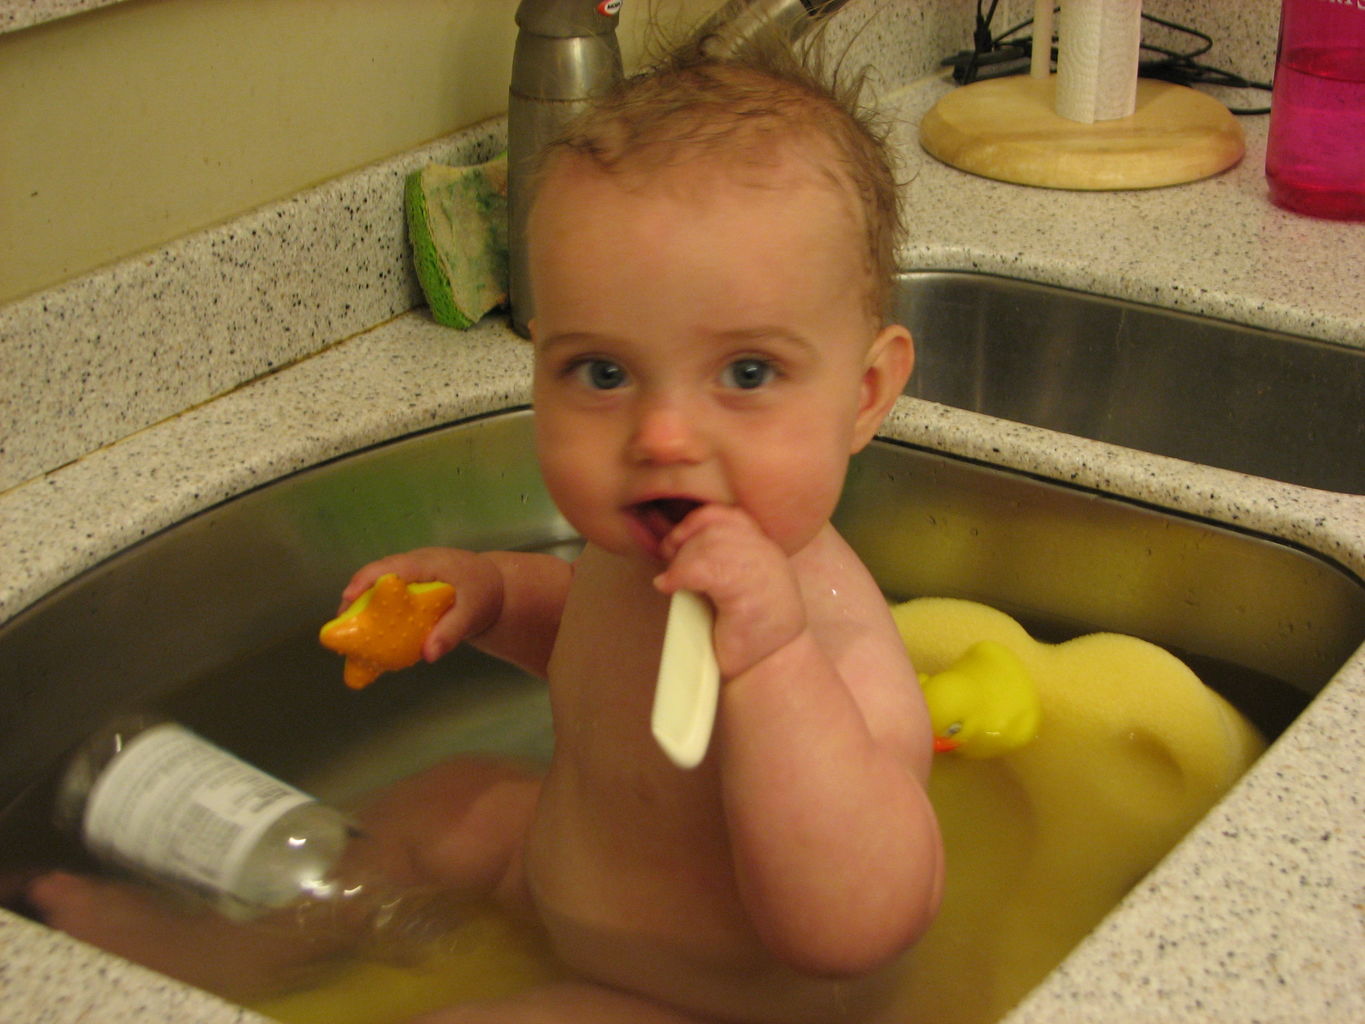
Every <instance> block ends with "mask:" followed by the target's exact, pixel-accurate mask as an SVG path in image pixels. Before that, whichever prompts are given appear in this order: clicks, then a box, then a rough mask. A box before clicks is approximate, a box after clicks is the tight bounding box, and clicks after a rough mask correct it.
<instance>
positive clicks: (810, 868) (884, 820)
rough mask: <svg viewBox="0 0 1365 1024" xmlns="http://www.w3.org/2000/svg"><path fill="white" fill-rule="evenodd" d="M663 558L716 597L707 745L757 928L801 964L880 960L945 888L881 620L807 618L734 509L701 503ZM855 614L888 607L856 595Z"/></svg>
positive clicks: (915, 732) (866, 964)
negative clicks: (839, 623)
mask: <svg viewBox="0 0 1365 1024" xmlns="http://www.w3.org/2000/svg"><path fill="white" fill-rule="evenodd" d="M664 554H665V555H666V556H668V557H671V558H672V562H671V564H670V565H669V568H668V569H667V570H666V571H665V572H664V573H663V574H661V575H660V577H659V585H660V587H661V589H664V590H670V591H671V590H674V589H678V588H681V587H687V588H690V589H694V590H698V591H701V592H704V593H705V594H707V595H708V597H710V599H711V601H712V603H713V604H714V605H715V606H716V627H715V645H716V657H717V661H718V662H719V664H720V668H721V675H722V678H723V679H724V687H723V690H722V696H721V709H720V716H719V719H718V731H717V736H716V744H717V752H716V753H717V756H718V758H719V765H720V772H721V780H722V782H721V784H722V791H723V796H724V800H725V809H726V816H727V823H728V825H729V829H730V837H731V843H732V847H733V851H734V852H733V855H734V860H735V871H736V877H737V881H738V884H739V887H740V892H741V895H742V898H743V900H744V903H745V908H746V910H747V911H748V914H749V917H750V919H751V921H752V923H753V924H754V926H755V927H756V928H757V930H758V931H759V933H760V935H762V936H763V938H764V940H765V942H766V943H767V944H768V946H769V948H771V949H772V950H773V951H774V953H776V954H777V955H779V956H780V957H782V958H783V959H784V960H786V961H787V962H789V963H791V964H792V965H793V966H795V967H798V968H801V969H805V970H808V971H811V972H814V973H821V974H858V973H863V972H866V971H868V970H871V969H873V968H875V967H877V966H879V965H880V964H882V963H884V962H886V961H887V960H889V959H890V958H891V957H893V956H895V955H896V954H897V953H899V952H900V951H901V950H903V949H904V948H905V947H907V946H908V945H910V944H911V943H912V942H914V941H915V940H916V939H917V938H918V937H919V936H920V935H921V934H922V933H923V931H924V929H925V928H926V927H927V926H928V924H929V922H930V921H931V920H932V918H933V915H934V913H935V911H936V909H937V904H938V899H939V894H940V890H941V885H942V848H941V845H940V841H939V834H938V827H937V823H936V821H935V818H934V814H933V810H932V808H931V806H930V804H929V800H928V797H927V795H926V793H925V789H924V782H925V776H926V774H927V771H926V765H927V752H928V750H929V747H930V742H931V740H930V734H929V730H928V724H927V716H926V714H925V712H924V709H923V702H922V698H921V696H920V691H919V688H918V686H917V685H916V684H915V680H914V678H913V675H912V673H911V670H910V667H909V662H908V659H905V657H904V649H903V648H901V647H899V646H898V644H899V641H898V640H895V639H894V632H892V633H891V637H892V639H893V641H894V643H893V644H890V645H889V644H887V643H886V634H887V632H888V631H890V630H891V626H890V623H889V619H888V623H887V625H886V627H885V629H882V628H880V624H874V625H872V626H871V627H870V628H866V629H865V628H863V627H862V626H861V625H858V624H855V625H854V626H853V627H852V628H851V629H847V630H845V629H842V628H840V627H835V628H834V629H833V630H831V629H830V628H828V627H822V626H820V625H819V624H818V623H815V622H812V621H811V616H810V615H809V614H808V612H809V611H810V609H809V608H808V606H807V601H806V600H805V597H804V596H803V592H802V589H801V585H800V583H799V581H798V579H797V575H796V572H795V570H794V568H793V565H792V560H791V559H789V558H788V557H787V556H786V555H785V554H784V553H783V552H782V551H781V549H780V548H778V547H777V545H776V544H774V543H773V542H772V541H771V540H769V539H768V538H767V537H765V536H764V535H763V534H762V533H761V531H760V530H759V528H758V526H757V525H756V524H755V523H754V522H753V521H752V519H750V518H749V517H748V516H747V515H745V514H744V513H743V512H741V511H739V510H736V509H733V508H725V507H721V506H708V507H706V508H703V509H700V510H698V511H697V512H694V513H693V514H692V515H691V516H689V517H688V518H687V519H686V520H684V522H683V523H682V524H680V525H679V526H678V527H677V528H676V529H675V530H674V532H673V533H672V534H670V536H669V538H668V539H667V541H666V543H665V545H664ZM850 557H851V556H850ZM869 586H870V584H869ZM848 610H850V611H852V612H854V613H855V614H860V615H861V614H865V613H868V612H869V611H870V612H871V613H872V614H876V613H878V612H881V613H885V607H884V606H883V605H881V604H880V603H879V602H878V603H876V604H874V605H873V606H872V607H870V608H867V607H859V605H858V603H857V602H856V598H855V599H854V603H853V604H851V605H850V606H849V609H848ZM836 636H837V637H838V638H839V639H837V640H835V642H834V644H833V646H835V647H837V648H838V649H836V650H827V649H826V646H827V645H828V644H827V641H828V640H829V639H830V638H831V637H836Z"/></svg>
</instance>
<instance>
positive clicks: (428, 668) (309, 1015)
mask: <svg viewBox="0 0 1365 1024" xmlns="http://www.w3.org/2000/svg"><path fill="white" fill-rule="evenodd" d="M1023 624H1024V625H1025V626H1026V628H1028V629H1029V631H1030V633H1031V634H1032V635H1033V636H1035V637H1036V638H1038V639H1040V640H1044V641H1046V642H1050V643H1058V642H1061V641H1063V640H1066V639H1068V638H1069V637H1070V636H1072V635H1075V631H1074V630H1068V629H1067V627H1065V626H1064V625H1061V624H1058V623H1054V622H1046V621H1042V620H1038V619H1036V618H1035V619H1032V620H1029V619H1025V620H1024V623H1023ZM1185 658H1186V660H1187V663H1189V664H1191V665H1192V667H1193V668H1194V669H1195V670H1196V673H1197V674H1199V675H1200V676H1201V678H1203V679H1204V680H1205V681H1206V682H1207V683H1208V684H1209V685H1210V686H1211V687H1213V688H1214V689H1215V690H1217V691H1219V692H1220V693H1221V694H1222V695H1223V696H1225V697H1226V698H1228V699H1229V700H1230V701H1231V702H1233V703H1234V704H1236V705H1238V706H1240V707H1242V708H1244V709H1246V710H1247V712H1248V714H1249V715H1250V717H1252V718H1253V719H1254V722H1255V724H1256V725H1257V726H1258V727H1259V728H1260V729H1261V730H1262V731H1263V732H1264V733H1266V734H1267V735H1269V736H1273V735H1275V734H1276V733H1278V732H1279V731H1280V730H1281V729H1282V728H1283V727H1284V726H1285V725H1286V724H1288V722H1289V721H1291V720H1292V719H1293V718H1294V717H1295V716H1296V715H1297V714H1298V713H1299V711H1301V710H1302V708H1303V706H1304V705H1305V704H1306V703H1307V700H1308V696H1307V695H1306V694H1304V693H1303V692H1302V691H1300V690H1298V689H1296V688H1295V687H1292V686H1290V685H1288V684H1286V683H1283V682H1280V681H1278V680H1275V679H1272V678H1270V677H1267V676H1265V675H1263V674H1261V673H1258V672H1252V671H1249V670H1247V669H1244V668H1242V667H1240V666H1237V665H1232V664H1228V663H1226V662H1220V661H1218V660H1216V659H1209V658H1195V657H1191V656H1188V655H1186V656H1185ZM263 707H271V708H274V709H276V713H273V714H270V715H261V714H260V709H261V708H263ZM159 708H160V709H161V710H164V711H165V712H166V713H167V714H169V715H171V716H173V717H174V718H176V719H177V720H180V721H183V722H184V723H185V724H187V725H188V726H190V727H191V728H193V729H195V730H196V731H197V732H199V733H201V734H203V735H205V736H206V737H208V738H210V739H212V740H213V741H214V742H216V743H219V744H221V745H222V746H224V747H226V748H228V749H230V750H233V751H234V752H236V753H238V754H240V755H241V756H242V757H244V758H246V759H247V760H249V761H251V762H253V763H255V764H258V765H260V766H261V767H262V768H263V769H265V770H267V771H269V772H271V773H272V774H275V775H278V776H280V777H282V778H284V779H286V780H287V781H289V782H291V783H293V784H295V785H298V786H300V787H301V788H303V789H304V790H305V791H308V792H311V793H314V794H315V795H317V796H319V797H320V798H322V799H324V800H327V801H330V802H332V803H336V804H340V805H345V804H346V803H349V802H353V801H355V800H356V799H358V798H359V797H361V796H362V795H363V794H364V793H365V792H367V791H369V790H372V789H374V788H376V787H379V786H383V785H385V784H387V783H389V782H392V781H394V780H395V779H398V778H401V777H404V776H406V775H410V774H412V773H414V772H417V771H420V770H421V769H422V768H424V767H426V766H428V765H430V764H432V763H434V762H436V761H439V760H441V759H443V758H446V757H450V756H454V755H458V754H464V753H473V752H486V753H496V754H503V755H508V756H515V757H523V758H530V759H533V760H539V761H542V762H543V761H545V760H548V757H549V754H550V752H551V749H552V743H553V739H552V733H551V726H550V715H549V705H548V700H547V697H546V693H545V688H544V685H543V684H542V683H541V682H540V681H539V680H536V679H533V678H531V677H529V676H526V675H525V674H523V673H521V672H519V671H517V670H515V669H512V668H510V667H508V666H506V665H504V664H503V663H501V662H498V661H496V660H494V659H491V658H487V657H485V656H483V655H481V654H479V653H477V652H473V651H463V650H462V651H459V652H457V653H456V654H454V655H452V656H450V657H449V658H447V659H445V660H444V661H443V662H441V663H440V664H437V665H418V666H416V667H414V668H412V669H409V670H406V671H404V672H401V673H394V674H391V675H388V676H385V677H384V679H382V680H381V681H380V682H378V683H376V684H375V686H374V687H372V688H370V689H369V690H365V691H361V692H359V693H356V692H353V691H350V690H347V689H346V688H345V687H343V686H342V685H341V684H340V662H339V659H337V658H336V656H335V655H333V654H331V653H330V652H327V651H324V650H322V649H321V648H320V647H318V646H317V645H316V643H315V642H314V637H313V635H312V634H311V633H309V634H308V635H299V636H297V637H291V638H289V639H287V640H286V641H285V642H283V643H280V644H278V645H277V646H272V647H270V648H268V649H263V650H260V651H256V652H253V653H251V654H249V655H248V656H246V657H244V658H242V659H241V660H239V661H237V662H234V663H232V664H230V665H227V666H225V667H223V668H222V669H221V670H217V671H214V672H213V673H212V674H210V675H207V676H205V677H204V678H202V679H200V680H198V681H197V682H196V683H195V684H193V685H191V686H189V687H187V688H185V689H183V690H181V691H179V692H177V693H175V694H173V695H171V696H170V697H168V698H166V699H164V700H162V701H161V702H159ZM301 740H303V742H301ZM45 800H47V795H46V790H44V789H43V787H38V788H37V789H36V790H34V791H31V792H30V794H28V798H27V799H26V800H25V799H21V800H20V801H18V802H16V804H15V805H14V806H12V807H10V808H9V809H8V810H7V812H6V813H5V814H4V815H3V816H0V849H3V850H5V851H6V860H8V861H10V864H9V865H8V867H10V868H13V867H16V866H18V867H20V868H21V869H22V870H32V869H33V868H35V867H36V866H48V867H50V866H53V865H54V864H60V865H66V866H71V867H74V868H76V869H78V870H80V869H89V868H90V867H91V865H89V864H88V863H87V862H86V861H85V860H84V859H83V857H82V855H81V854H80V851H79V850H78V849H75V848H73V847H71V846H66V845H64V842H65V841H64V840H63V839H62V838H61V837H60V836H58V835H56V834H55V831H54V830H53V829H51V828H50V826H49V825H48V824H47V820H46V819H47V814H48V811H47V808H48V807H49V806H50V804H49V803H46V802H45ZM1007 819H1008V816H1006V820H1007ZM1001 835H1002V837H1004V838H1005V839H1009V841H1010V842H1012V841H1013V840H1012V839H1010V837H1008V836H1007V835H1006V833H1004V832H1002V833H1001ZM16 859H17V860H19V861H22V862H23V863H22V864H20V865H16V864H15V863H14V861H15V860H16ZM961 866H962V865H961V864H959V867H960V868H961ZM981 867H982V869H983V870H990V868H989V866H988V865H986V864H985V863H984V862H982V863H981ZM1100 867H1101V869H1102V866H1100ZM1129 881H1131V882H1136V881H1137V878H1132V879H1131V880H1129ZM1086 886H1087V880H1086V878H1085V877H1081V876H1078V877H1076V878H1075V879H1074V882H1073V884H1072V885H1071V887H1070V892H1069V895H1068V901H1070V902H1075V901H1080V902H1081V903H1082V904H1084V903H1085V902H1086V900H1087V895H1086ZM1119 895H1121V893H1120V894H1119ZM1106 898H1107V897H1106ZM1114 898H1115V899H1116V898H1117V897H1114ZM1109 905H1111V904H1110V903H1106V905H1105V906H1104V907H1102V908H1100V909H1099V910H1097V911H1096V913H1095V916H1094V919H1093V920H1089V919H1087V920H1086V921H1084V922H1081V926H1080V928H1079V931H1080V932H1081V933H1082V934H1083V933H1084V931H1086V930H1088V929H1089V927H1090V926H1092V925H1093V924H1094V923H1097V922H1098V919H1099V916H1100V915H1102V913H1103V912H1105V911H1107V910H1108V908H1109ZM944 920H945V921H947V922H949V924H950V925H951V921H952V917H951V916H945V918H944ZM1038 927H1039V929H1040V930H1042V931H1046V930H1047V929H1048V927H1049V925H1048V923H1047V922H1046V921H1039V922H1038ZM1077 937H1079V935H1078V936H1077ZM948 938H949V939H951V937H948ZM940 941H942V940H940ZM1067 948H1069V946H1068V947H1067ZM1024 952H1025V951H1021V950H1014V951H1003V952H1002V953H1001V954H1000V955H1001V957H1002V958H1008V957H1010V956H1014V957H1015V958H1016V959H1017V960H1019V961H1020V962H1021V963H1022V962H1023V960H1024V956H1023V954H1024ZM1062 955H1064V951H1061V952H1057V953H1056V954H1055V955H1054V954H1053V953H1052V952H1050V951H1049V952H1048V953H1047V956H1046V957H1045V959H1044V961H1043V962H1033V961H1031V962H1029V963H1028V964H1027V965H1026V969H1022V968H1020V967H1019V966H1018V964H1015V965H1011V964H1010V963H998V964H996V965H993V966H992V967H991V968H990V970H991V971H994V972H998V973H999V975H1000V977H1002V978H1005V979H1007V980H1006V981H1005V982H1003V983H1001V984H1000V985H994V986H992V985H990V984H987V983H986V979H984V978H983V980H982V985H981V986H980V989H981V991H986V990H989V991H991V993H992V999H991V1000H985V999H984V998H977V999H976V1000H975V1001H974V1000H973V999H963V998H961V997H960V995H959V997H957V998H955V999H953V1000H951V1001H950V1002H951V1005H952V1007H953V1008H952V1010H951V1012H950V1013H949V1016H948V1019H951V1020H957V1021H960V1022H962V1024H986V1022H988V1021H991V1020H994V1019H996V1017H998V1015H999V1009H998V1008H999V1006H1000V1005H1001V1004H1002V1003H1003V1004H1004V1005H1008V1004H1009V1003H1010V1002H1012V1001H1013V1000H1014V999H1016V998H1018V997H1022V996H1023V995H1024V994H1025V993H1026V991H1027V990H1028V989H1029V988H1031V987H1032V985H1033V984H1034V983H1036V981H1038V980H1040V979H1041V976H1042V974H1045V973H1046V972H1047V971H1048V970H1050V969H1051V967H1053V966H1055V964H1056V962H1058V961H1059V960H1060V959H1061V956H1062ZM1040 972H1041V973H1040ZM554 976H555V967H554V965H553V964H552V963H551V962H550V960H549V959H548V956H547V954H546V952H545V950H544V948H543V947H542V946H540V945H539V943H538V941H537V939H536V937H535V936H531V935H528V934H527V933H526V932H525V931H524V930H523V929H521V928H519V926H517V925H515V924H513V923H512V922H510V921H508V920H506V919H504V918H501V917H500V916H499V915H497V914H496V913H495V912H493V911H490V910H489V909H488V908H482V907H479V908H471V909H470V914H469V919H468V922H467V926H466V927H464V928H463V929H462V930H461V932H460V934H459V935H458V936H457V937H456V940H455V941H454V943H452V944H450V945H448V946H445V947H443V949H442V950H441V951H440V952H438V953H434V954H433V956H432V958H431V959H430V960H429V961H426V962H423V963H418V964H413V965H410V966H406V967H402V966H394V965H391V964H375V963H368V962H355V963H350V964H346V965H344V966H342V967H340V968H338V969H336V970H335V971H334V972H332V973H330V974H329V975H328V976H327V977H326V978H325V980H324V982H323V983H322V984H320V985H318V986H317V987H316V988H313V989H311V990H308V991H301V992H297V993H291V994H287V995H285V996H282V997H279V998H275V999H270V1000H267V1001H264V1002H261V1003H259V1004H258V1005H257V1008H258V1009H260V1010H261V1011H262V1012H265V1013H266V1014H267V1015H270V1016H273V1017H275V1018H276V1019H279V1020H282V1021H286V1022H288V1024H388V1022H396V1021H398V1020H402V1019H405V1018H406V1017H409V1016H412V1015H415V1014H418V1013H420V1012H423V1011H425V1010H427V1009H431V1008H434V1007H436V1006H440V1005H449V1004H450V1003H452V1002H457V1001H462V1000H469V999H477V998H489V997H496V996H499V995H504V994H510V993H511V992H513V991H516V990H517V989H519V988H522V987H525V986H529V985H533V984H536V983H538V982H542V981H544V980H546V979H549V978H552V977H554ZM1011 986H1013V987H1011ZM1016 988H1017V989H1019V990H1018V991H1016V990H1015V989H1016ZM943 1013H944V1011H942V1010H941V1009H940V1010H938V1011H936V1020H937V1021H938V1022H939V1024H942V1020H943V1019H944V1018H943ZM954 1014H956V1016H954Z"/></svg>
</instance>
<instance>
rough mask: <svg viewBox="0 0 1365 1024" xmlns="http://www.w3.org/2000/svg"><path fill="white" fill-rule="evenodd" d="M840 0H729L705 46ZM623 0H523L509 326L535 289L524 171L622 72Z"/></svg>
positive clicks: (738, 42)
mask: <svg viewBox="0 0 1365 1024" xmlns="http://www.w3.org/2000/svg"><path fill="white" fill-rule="evenodd" d="M845 2H846V0H730V2H729V3H727V4H726V5H725V6H724V7H722V8H720V10H719V11H717V12H716V13H715V14H714V15H712V16H711V18H710V20H709V23H708V25H709V29H708V32H707V33H706V34H704V35H703V41H702V44H701V45H702V48H703V50H704V51H705V52H706V53H707V54H709V55H711V56H716V57H725V56H727V55H729V54H733V53H735V52H737V51H738V50H739V49H740V48H741V47H743V45H744V44H745V42H746V41H747V40H749V39H752V38H753V37H754V36H755V35H756V34H757V33H759V32H771V31H773V29H774V28H776V29H777V30H778V31H781V32H785V33H787V34H788V35H789V36H790V37H791V38H793V39H794V38H796V37H797V36H799V35H801V33H802V32H804V31H805V30H806V28H807V27H808V26H809V25H811V24H813V23H814V22H815V21H817V20H819V19H820V18H822V17H824V16H825V15H828V14H832V13H833V12H834V11H836V10H838V9H839V8H840V7H842V6H843V5H844V3H845ZM620 9H621V0H521V4H520V5H519V6H518V7H517V15H516V18H517V28H518V30H519V31H518V32H517V43H516V49H515V51H514V53H513V57H512V85H511V88H510V90H509V95H508V105H507V150H508V153H507V159H508V184H507V204H508V221H509V222H508V230H507V246H508V259H507V264H508V276H509V282H508V292H509V295H510V298H511V304H512V326H513V327H514V328H515V329H516V330H517V332H518V333H520V334H523V335H525V334H528V333H529V324H530V322H531V317H532V316H533V314H534V309H535V305H534V296H532V294H531V281H530V274H529V272H528V267H527V261H526V214H527V209H528V205H529V202H528V201H529V198H530V196H529V194H528V185H529V176H530V174H531V171H532V170H533V168H534V167H535V163H536V158H537V156H538V155H539V153H540V150H541V149H542V148H543V147H544V146H545V145H546V144H547V143H549V142H550V141H552V140H553V139H554V138H555V137H556V136H557V135H558V134H559V132H560V131H561V130H562V129H563V127H564V126H565V125H566V124H567V123H568V122H569V120H570V119H572V118H573V117H574V116H575V115H577V114H579V113H581V112H582V111H583V110H584V109H585V108H586V107H587V105H588V103H589V102H590V101H591V100H592V98H593V97H594V96H598V95H600V94H601V93H604V92H606V91H607V90H608V89H610V88H611V87H612V86H613V85H614V84H615V83H616V82H618V81H620V79H621V74H622V72H621V49H620V47H619V45H618V44H617V41H616V24H617V22H618V20H619V11H620Z"/></svg>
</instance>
